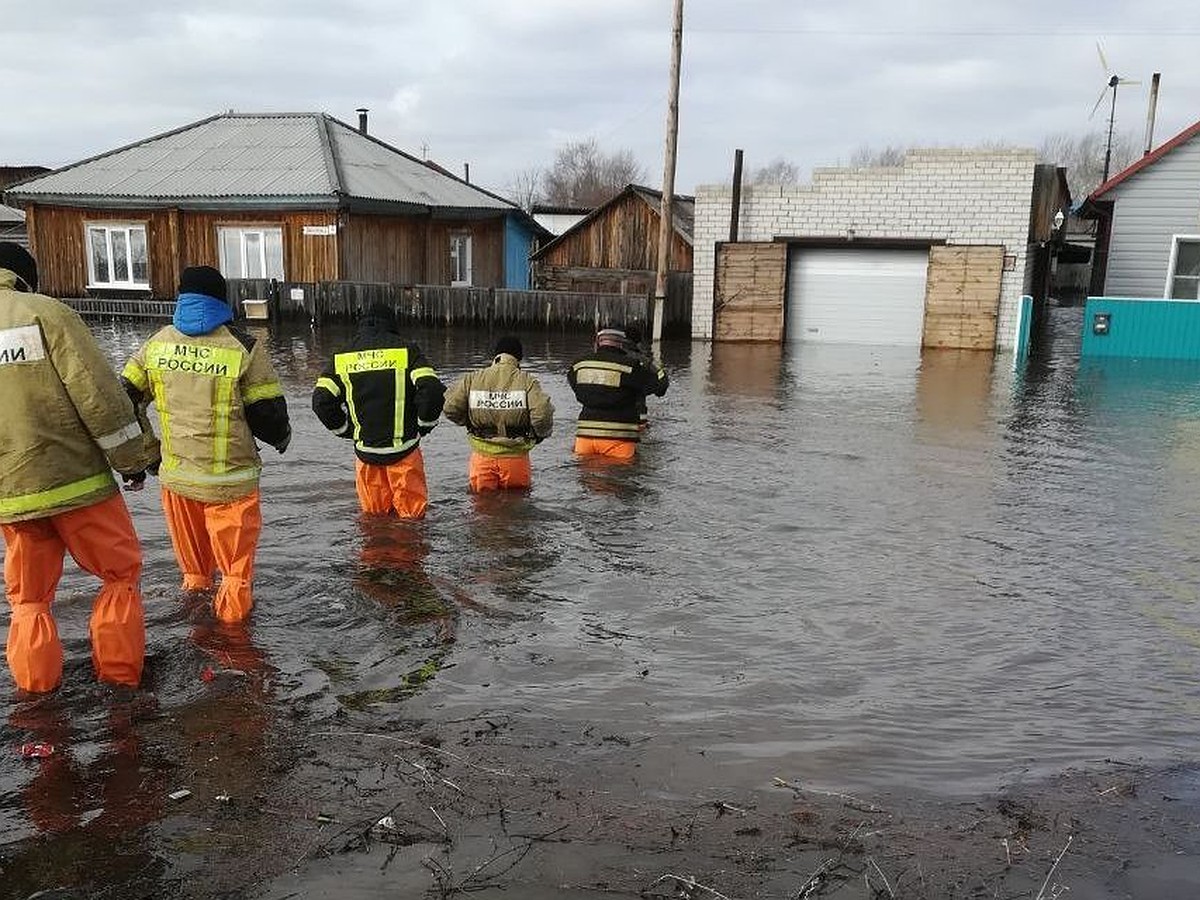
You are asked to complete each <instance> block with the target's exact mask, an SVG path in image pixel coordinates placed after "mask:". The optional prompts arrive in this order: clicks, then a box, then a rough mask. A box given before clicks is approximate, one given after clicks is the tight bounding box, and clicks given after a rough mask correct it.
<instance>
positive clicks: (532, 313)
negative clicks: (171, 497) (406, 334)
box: [229, 280, 691, 334]
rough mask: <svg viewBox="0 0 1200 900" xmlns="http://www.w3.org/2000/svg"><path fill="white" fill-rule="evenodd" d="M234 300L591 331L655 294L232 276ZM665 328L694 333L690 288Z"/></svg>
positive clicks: (339, 313)
mask: <svg viewBox="0 0 1200 900" xmlns="http://www.w3.org/2000/svg"><path fill="white" fill-rule="evenodd" d="M229 294H230V301H231V302H233V303H234V304H235V309H237V311H238V312H239V313H241V314H243V315H246V316H247V317H248V318H253V317H262V318H267V319H270V320H271V321H275V322H278V321H287V320H291V319H301V318H303V319H308V320H310V321H313V322H317V323H320V322H323V321H330V320H332V321H339V320H341V321H353V320H354V319H356V318H358V317H359V316H360V315H362V314H363V313H364V312H365V311H366V310H367V309H368V308H369V307H370V306H372V305H374V304H376V303H382V304H385V305H387V306H390V307H391V308H392V309H394V310H395V311H396V313H397V314H398V316H399V318H400V320H401V321H402V322H405V323H410V324H420V325H447V326H449V325H473V326H486V327H496V326H500V327H521V326H523V327H527V328H546V329H551V328H559V329H562V330H564V331H575V330H578V331H585V330H588V329H595V328H597V327H599V326H601V325H604V324H606V323H614V324H620V323H629V322H640V323H645V322H649V321H650V318H651V316H650V298H649V297H648V296H645V295H643V294H612V293H579V292H571V291H514V290H507V289H504V288H471V287H448V286H445V285H398V284H382V283H361V282H347V281H338V282H318V283H315V284H312V283H310V284H301V283H291V282H278V281H262V280H254V281H250V280H242V281H230V282H229ZM663 321H664V330H665V331H667V332H668V333H676V334H688V333H690V329H691V295H690V292H689V293H688V295H687V296H686V298H685V297H684V296H683V294H682V292H680V293H677V294H676V295H675V296H673V297H668V300H667V304H666V306H665V308H664V318H663Z"/></svg>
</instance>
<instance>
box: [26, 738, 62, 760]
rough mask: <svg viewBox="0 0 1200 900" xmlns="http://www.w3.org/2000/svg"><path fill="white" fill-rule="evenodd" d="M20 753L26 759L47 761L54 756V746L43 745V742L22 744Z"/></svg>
mask: <svg viewBox="0 0 1200 900" xmlns="http://www.w3.org/2000/svg"><path fill="white" fill-rule="evenodd" d="M20 753H21V756H22V757H24V758H25V759H45V758H46V757H47V756H53V755H54V745H53V744H43V743H42V742H41V741H37V742H34V743H28V744H22V745H21V750H20Z"/></svg>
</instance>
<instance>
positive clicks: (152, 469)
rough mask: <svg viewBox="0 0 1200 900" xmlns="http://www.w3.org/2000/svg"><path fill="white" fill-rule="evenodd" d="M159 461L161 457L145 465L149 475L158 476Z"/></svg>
mask: <svg viewBox="0 0 1200 900" xmlns="http://www.w3.org/2000/svg"><path fill="white" fill-rule="evenodd" d="M161 462H162V460H161V459H156V460H155V461H154V462H152V463H150V465H148V466H146V472H147V473H148V474H150V475H153V476H154V477H155V478H157V477H158V467H159V464H160V463H161Z"/></svg>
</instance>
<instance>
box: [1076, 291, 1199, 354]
mask: <svg viewBox="0 0 1200 900" xmlns="http://www.w3.org/2000/svg"><path fill="white" fill-rule="evenodd" d="M1080 352H1081V354H1082V355H1083V356H1085V357H1088V356H1127V357H1138V358H1140V359H1200V302H1197V301H1195V300H1163V299H1135V298H1128V297H1088V299H1087V304H1086V305H1085V306H1084V310H1083V346H1082V348H1081V350H1080Z"/></svg>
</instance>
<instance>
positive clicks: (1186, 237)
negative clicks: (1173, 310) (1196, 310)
mask: <svg viewBox="0 0 1200 900" xmlns="http://www.w3.org/2000/svg"><path fill="white" fill-rule="evenodd" d="M1180 243H1188V244H1200V234H1173V235H1171V261H1170V263H1168V265H1167V283H1166V284H1165V285H1163V299H1165V300H1171V299H1175V300H1192V301H1195V300H1197V299H1200V297H1174V298H1173V297H1171V286H1172V285H1173V284H1174V283H1175V264H1176V263H1177V262H1178V261H1179V245H1180ZM1196 292H1197V294H1200V281H1197V283H1196Z"/></svg>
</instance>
